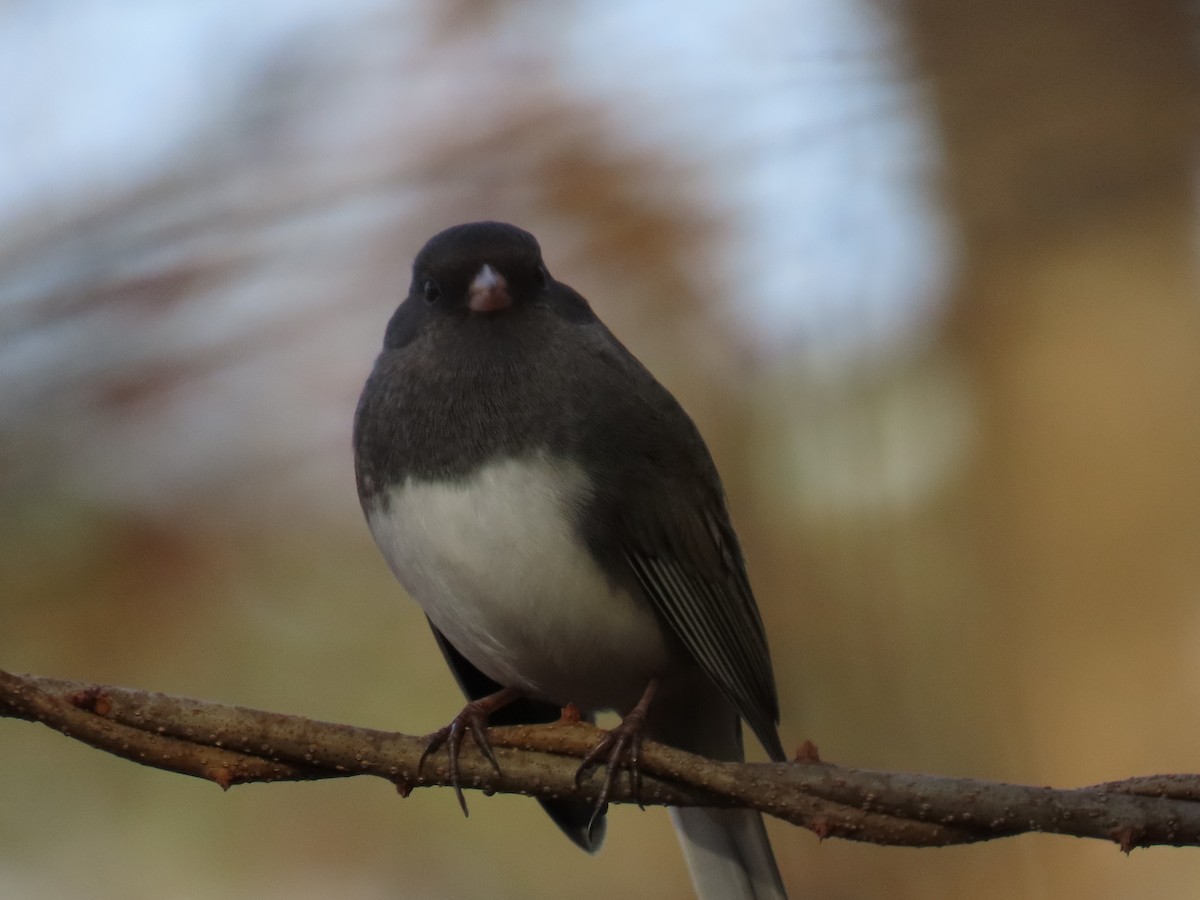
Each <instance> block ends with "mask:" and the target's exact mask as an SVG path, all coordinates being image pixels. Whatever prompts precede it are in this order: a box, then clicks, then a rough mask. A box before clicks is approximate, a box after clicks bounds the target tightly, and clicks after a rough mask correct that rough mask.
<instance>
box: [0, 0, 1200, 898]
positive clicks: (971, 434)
mask: <svg viewBox="0 0 1200 900" xmlns="http://www.w3.org/2000/svg"><path fill="white" fill-rule="evenodd" d="M1193 14H1194V9H1193V5H1192V4H1190V3H1184V2H1177V0H1090V2H1087V3H1083V2H1070V0H1051V2H1046V0H1036V2H1035V0H1015V2H1009V3H994V2H988V3H985V2H980V0H969V2H963V0H905V2H889V3H869V2H865V0H794V2H786V3H785V2H773V0H749V2H746V3H741V4H704V3H694V2H693V3H683V2H666V3H659V4H644V3H639V2H635V0H605V2H587V0H573V2H550V0H541V2H538V0H510V2H497V3H488V4H483V3H470V2H462V0H460V2H456V3H438V2H431V0H408V2H404V0H396V2H385V0H340V2H336V3H335V2H332V0H287V2H285V0H262V2H258V3H255V4H245V3H243V2H240V0H209V2H205V3H189V2H183V0H155V2H133V3H129V2H117V0H75V2H71V3H67V2H56V0H23V2H22V0H17V2H10V3H6V4H4V5H3V8H2V9H0V83H3V84H4V85H5V89H4V91H3V93H2V94H0V136H2V137H0V509H2V514H0V548H2V549H0V598H2V600H0V667H3V668H6V669H10V670H16V671H32V672H37V673H40V674H46V675H56V676H62V677H69V678H77V679H84V680H93V681H99V682H110V683H117V684H123V685H129V686H135V687H141V688H147V689H154V690H162V691H167V692H172V693H177V694H182V695H186V696H197V697H205V698H211V699H216V700H221V701H225V702H230V703H240V704H246V705H252V706H256V707H261V708H266V709H273V710H278V711H285V712H292V713H299V714H305V715H310V716H316V717H320V718H324V719H332V720H338V721H346V722H352V723H355V724H360V725H366V726H372V727H376V728H392V729H397V730H403V731H407V732H412V733H421V732H428V731H431V730H433V729H434V728H436V727H438V726H440V725H442V724H444V723H445V722H446V721H447V720H448V719H449V717H450V716H451V715H453V713H454V712H456V711H457V709H458V707H459V703H460V698H459V695H458V692H457V689H456V687H455V685H454V684H453V682H452V680H451V678H450V676H449V674H448V673H447V672H446V670H445V668H444V665H443V663H442V661H441V659H440V657H439V655H438V653H437V651H436V649H435V647H434V644H433V641H432V639H431V637H430V634H429V632H428V629H427V628H426V626H425V624H424V621H423V618H422V616H421V614H420V612H419V610H418V608H417V607H416V606H415V604H413V603H411V602H409V601H408V600H407V599H406V598H404V597H403V596H402V594H401V591H400V589H399V587H398V586H397V585H396V584H395V583H394V582H393V580H392V578H391V576H390V574H389V573H388V571H387V569H386V568H385V566H384V564H383V561H382V559H381V558H380V557H379V555H378V554H377V552H376V550H375V548H374V546H373V545H372V543H371V541H370V538H369V536H368V534H367V530H366V528H365V526H364V525H363V523H362V522H361V517H360V513H359V510H358V505H357V500H356V498H355V492H354V484H353V476H352V463H351V452H350V438H349V434H350V422H351V417H352V414H353V409H354V405H355V401H356V399H357V395H358V391H359V388H360V386H361V384H362V381H363V379H364V377H365V376H366V374H367V372H368V371H369V369H370V366H371V363H372V361H373V358H374V356H375V354H376V352H377V350H378V347H379V343H380V341H381V339H382V333H383V327H384V324H385V323H386V321H387V319H388V317H389V316H390V314H391V312H392V310H393V309H394V307H395V305H396V304H397V303H398V302H399V300H400V299H401V297H402V296H403V295H404V293H405V291H406V289H407V280H408V267H409V264H410V261H411V258H412V256H413V254H414V253H415V252H416V250H417V249H419V247H420V246H421V244H422V243H423V242H424V240H425V239H426V238H427V237H429V236H430V235H432V234H433V233H434V232H436V231H437V230H439V229H441V228H443V227H445V226H447V225H450V224H454V223H457V222H462V221H469V220H473V219H480V218H499V219H502V220H507V221H512V222H515V223H518V224H520V225H523V226H524V227H526V228H529V229H530V230H532V231H533V232H534V233H535V234H537V235H538V236H539V237H540V239H541V242H542V245H543V248H544V251H545V256H546V259H547V261H548V264H549V267H550V269H551V271H552V272H554V274H555V275H556V276H557V277H558V278H560V279H562V280H564V281H566V282H567V283H569V284H571V285H573V286H574V287H576V288H577V289H579V290H580V291H582V293H583V294H584V295H585V296H587V297H588V298H589V299H590V300H591V302H592V304H593V306H594V308H595V309H596V310H597V312H598V313H599V314H600V315H601V316H602V317H603V318H604V319H605V320H606V322H607V323H608V324H609V325H610V326H611V327H612V328H613V330H614V331H615V332H616V333H617V334H618V335H619V336H620V337H621V338H622V339H623V340H624V341H625V342H626V343H627V344H628V345H629V346H630V347H631V349H633V350H634V352H635V353H637V354H638V355H639V356H640V357H641V358H642V359H643V360H644V361H645V362H646V363H647V365H648V366H649V367H650V369H651V370H652V371H654V372H655V373H656V374H657V375H658V376H659V378H660V379H661V380H662V381H663V382H664V383H666V384H667V385H668V387H670V388H671V389H672V390H673V391H674V392H675V393H676V394H677V396H678V397H679V398H680V400H681V401H682V402H683V404H684V406H685V407H687V408H688V409H689V410H690V411H691V412H692V414H693V416H694V417H695V419H696V420H697V422H698V424H699V425H700V428H701V430H702V431H703V432H704V434H705V435H706V436H707V439H708V441H709V444H710V446H711V448H712V450H713V453H714V455H715V456H716V458H717V462H718V464H719V466H720V467H721V470H722V472H723V475H724V478H725V481H726V487H727V489H728V492H729V494H730V500H731V506H732V509H733V513H734V519H735V521H736V522H737V524H738V527H739V531H740V533H741V535H742V539H743V542H744V544H745V545H746V551H747V555H748V557H749V561H750V567H751V576H752V579H753V581H754V583H755V585H756V589H757V593H758V597H759V604H760V606H761V608H762V612H763V616H764V618H765V620H766V623H767V627H768V631H769V633H770V636H771V643H772V648H773V653H774V657H775V665H776V672H777V675H778V680H779V689H780V695H781V701H782V705H783V723H782V733H783V736H784V741H785V745H788V746H792V747H795V746H797V745H799V744H800V743H801V742H802V741H803V740H805V739H811V740H813V741H814V742H815V743H816V744H817V746H818V747H819V748H820V750H821V753H822V755H823V756H824V757H825V758H826V759H829V760H833V761H836V762H839V763H843V764H846V765H855V766H867V767H876V768H882V769H895V770H907V771H922V772H937V773H945V774H957V775H971V776H980V777H986V778H994V779H1005V780H1013V781H1020V782H1033V783H1046V784H1054V785H1059V786H1073V785H1081V784H1088V783H1093V782H1097V781H1102V780H1108V779H1116V778H1121V777H1125V776H1131V775H1135V774H1150V773H1160V772H1178V771H1188V772H1195V771H1197V770H1200V546H1198V543H1200V290H1198V283H1197V252H1198V250H1200V240H1198V232H1197V227H1196V226H1197V221H1196V220H1197V217H1196V208H1197V200H1198V197H1200V193H1198V191H1197V177H1196V175H1197V154H1196V137H1197V134H1198V129H1197V125H1198V124H1200V123H1198V115H1197V113H1198V108H1200V59H1198V56H1197V53H1198V51H1197V43H1196V37H1197V28H1196V20H1195V18H1194V15H1193ZM0 732H2V736H0V896H4V897H14V898H15V897H39V898H41V897H63V898H118V897H119V898H161V897H169V898H196V900H201V898H204V900H208V898H225V897H260V898H309V897H312V898H316V897H321V898H324V897H329V896H338V897H340V898H349V900H376V898H398V897H402V898H410V897H411V898H431V900H433V898H451V897H462V896H475V897H499V898H541V897H545V898H549V897H560V896H563V895H564V894H566V895H570V896H572V897H577V898H581V900H582V898H612V897H634V896H654V897H657V898H683V897H687V896H689V886H688V882H687V876H686V874H685V872H684V868H683V864H682V862H681V861H680V858H679V855H678V853H677V850H676V847H675V843H674V837H673V835H672V833H671V830H670V826H669V823H668V821H667V818H666V815H665V813H663V811H662V810H650V811H647V812H639V811H638V810H636V809H631V808H627V807H621V808H617V809H615V810H614V811H613V813H612V821H611V824H610V828H609V839H608V843H607V846H606V847H605V848H604V850H603V851H602V852H601V853H600V854H599V855H598V856H596V857H594V858H591V857H587V856H585V855H583V854H581V853H579V852H578V851H576V850H575V849H574V848H573V847H571V846H570V845H569V844H568V843H567V842H566V841H565V840H564V839H563V838H561V837H560V835H559V834H558V833H557V832H556V831H555V829H554V828H553V826H551V825H550V824H549V822H548V820H546V819H545V818H544V817H543V816H542V815H541V814H540V811H539V810H538V809H537V807H536V805H535V804H534V803H532V802H531V801H529V800H526V799H524V798H512V797H493V798H483V797H482V796H478V795H477V796H474V797H472V798H471V811H472V814H471V818H470V819H469V820H464V819H463V818H462V816H461V815H460V814H459V812H458V809H457V806H456V804H455V803H454V801H453V798H452V797H451V795H450V794H448V793H447V792H445V791H418V792H416V793H415V794H413V795H412V797H410V798H409V799H407V800H403V801H402V800H400V799H399V797H397V795H396V793H395V791H394V790H393V789H392V788H391V786H390V785H388V784H386V783H384V782H381V781H372V780H367V779H358V780H355V781H347V782H330V783H325V784H301V785H270V786H259V785H255V786H246V787H239V788H237V789H235V790H233V791H231V792H230V793H229V794H222V793H221V792H220V791H219V790H218V789H217V788H216V787H214V786H213V785H211V784H207V783H203V782H200V781H194V780H190V779H187V778H184V777H181V776H176V775H169V774H165V773H161V772H155V771H152V770H149V769H144V768H140V767H138V766H135V765H132V764H130V763H128V762H124V761H121V760H118V759H115V758H111V757H107V756H105V755H103V754H101V753H99V752H97V751H93V750H90V749H88V748H86V747H83V746H81V745H78V744H75V743H73V742H71V741H68V740H66V739H64V738H62V737H61V736H58V735H55V734H53V733H51V732H49V731H48V730H46V729H43V728H39V727H35V726H32V725H28V724H24V723H17V722H0ZM771 830H772V835H773V839H774V843H775V849H776V853H777V855H778V857H779V861H780V865H781V867H782V869H783V873H784V878H785V880H786V881H787V883H788V885H789V887H790V888H791V890H792V891H793V893H794V895H795V896H796V897H820V898H927V897H972V898H1012V897H1023V898H1024V897H1028V898H1055V900H1058V898H1084V897H1086V898H1126V897H1161V898H1177V897H1178V898H1182V897H1194V896H1195V890H1196V887H1195V886H1196V884H1197V881H1198V880H1200V851H1198V850H1170V849H1150V850H1137V851H1135V852H1134V853H1133V854H1132V855H1130V856H1129V857H1126V856H1123V855H1122V854H1120V853H1119V852H1118V851H1117V850H1116V849H1115V847H1114V846H1112V845H1105V844H1101V843H1099V842H1084V841H1078V840H1070V839H1066V838H1058V837H1047V836H1026V837H1020V838H1016V839H1012V840H1007V841H1002V842H997V843H994V844H990V845H980V846H975V847H964V848H954V849H949V850H904V849H886V848H879V847H873V846H869V845H857V844H851V843H847V842H839V841H827V842H825V843H820V842H818V841H817V840H816V838H815V837H814V836H813V835H812V834H810V833H808V832H806V831H802V830H798V829H795V828H792V827H790V826H786V825H783V824H781V823H772V824H771Z"/></svg>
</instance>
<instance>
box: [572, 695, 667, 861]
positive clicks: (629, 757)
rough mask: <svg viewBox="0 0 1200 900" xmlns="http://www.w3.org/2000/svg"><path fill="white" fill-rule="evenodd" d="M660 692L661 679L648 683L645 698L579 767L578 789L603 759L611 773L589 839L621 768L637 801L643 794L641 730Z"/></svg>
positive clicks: (577, 775)
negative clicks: (640, 759) (640, 761)
mask: <svg viewBox="0 0 1200 900" xmlns="http://www.w3.org/2000/svg"><path fill="white" fill-rule="evenodd" d="M657 690H658V679H657V678H651V679H650V682H649V684H647V685H646V690H645V691H643V692H642V699H641V700H639V701H638V702H637V705H636V706H635V707H634V708H633V709H631V710H630V711H629V712H628V713H627V714H626V715H625V717H624V718H623V719H621V722H620V724H619V725H617V727H616V728H613V729H612V730H611V731H609V732H608V733H607V734H605V735H604V737H603V738H601V740H600V743H598V744H597V745H596V746H595V747H593V748H592V749H591V750H589V751H588V754H587V756H585V757H584V758H583V762H581V763H580V764H579V768H578V769H576V770H575V786H576V787H579V783H580V780H581V779H582V778H583V776H584V773H586V772H587V770H588V769H590V768H591V767H592V766H594V765H596V764H597V763H598V762H600V761H601V760H603V762H604V763H605V765H607V767H608V771H607V772H605V774H604V785H603V786H602V787H601V788H600V796H599V797H597V798H596V808H595V809H594V810H593V811H592V818H591V820H590V821H589V822H588V836H589V837H590V836H591V833H592V826H593V825H595V824H596V819H597V818H598V817H599V815H600V813H601V812H603V811H604V808H605V807H606V806H607V805H608V798H609V797H610V796H611V795H612V789H613V785H615V784H616V782H617V774H618V773H619V772H620V770H621V768H622V767H624V768H627V769H629V783H630V785H631V786H632V787H633V796H634V798H635V799H636V798H639V797H640V795H641V792H642V773H641V769H639V768H638V762H639V757H640V755H641V752H642V731H643V729H645V727H646V715H647V714H648V713H649V711H650V702H651V701H652V700H653V699H654V692H655V691H657ZM638 805H639V806H641V801H640V800H638Z"/></svg>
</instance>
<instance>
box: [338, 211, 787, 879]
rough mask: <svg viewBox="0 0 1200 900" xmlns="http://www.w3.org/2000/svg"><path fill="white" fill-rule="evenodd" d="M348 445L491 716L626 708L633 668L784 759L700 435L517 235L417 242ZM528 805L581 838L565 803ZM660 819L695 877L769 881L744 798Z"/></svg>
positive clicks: (648, 729) (387, 538)
mask: <svg viewBox="0 0 1200 900" xmlns="http://www.w3.org/2000/svg"><path fill="white" fill-rule="evenodd" d="M354 449H355V469H356V477H357V483H358V491H359V497H360V500H361V501H362V505H363V509H364V512H365V513H366V515H367V518H368V522H369V523H370V525H371V530H372V533H373V535H374V536H375V539H376V541H377V542H378V543H379V545H380V547H381V549H382V550H383V552H384V555H385V556H386V557H387V559H388V561H389V564H390V565H391V567H392V569H393V571H394V572H395V573H396V575H397V577H398V578H399V579H400V581H401V582H402V583H403V584H404V586H405V588H406V589H407V590H408V592H409V593H410V594H411V595H412V596H413V597H414V599H416V600H417V601H418V602H419V603H420V604H421V605H422V607H423V608H424V609H425V611H426V613H427V615H428V616H429V618H430V621H431V623H432V625H433V628H434V632H435V634H436V635H437V637H438V640H439V644H440V645H441V647H442V649H443V652H444V653H445V655H446V657H447V660H448V661H449V662H450V664H451V667H452V669H454V671H455V674H456V677H458V679H459V682H460V685H462V687H463V689H464V691H465V692H466V693H467V694H468V696H469V697H470V698H471V699H479V697H481V696H483V695H484V694H486V693H491V692H492V691H493V690H494V689H496V687H497V686H499V687H508V688H515V689H518V690H519V691H520V692H521V694H522V697H521V700H520V701H518V704H524V706H523V707H522V706H520V705H518V707H517V709H516V710H514V709H513V708H512V707H511V706H510V707H509V709H508V711H507V715H506V716H505V721H514V720H518V719H521V718H522V717H523V720H526V721H533V720H534V719H537V720H546V719H552V718H553V717H554V715H553V714H554V711H555V709H556V707H558V706H561V705H565V704H567V703H575V704H577V705H579V706H580V708H581V709H583V710H584V712H585V713H587V714H592V713H594V712H595V711H597V710H602V709H607V708H612V709H615V710H617V712H619V713H621V714H622V715H626V714H628V713H629V712H630V710H632V709H634V708H635V706H637V705H638V703H639V699H643V702H645V698H643V692H644V691H646V686H647V684H649V683H650V682H651V680H653V681H654V683H655V684H656V685H657V693H656V694H654V699H653V701H652V702H650V704H649V707H648V719H647V721H646V725H645V733H646V735H647V736H649V737H652V738H654V739H656V740H662V741H665V742H667V743H671V744H675V745H676V746H680V747H683V748H685V749H689V750H692V751H694V752H699V753H704V754H706V755H709V756H715V757H718V758H727V759H733V758H741V755H742V748H741V738H740V730H739V728H738V721H739V718H741V719H745V720H746V722H747V723H748V724H749V725H750V727H751V729H752V730H753V731H754V733H755V735H756V736H757V737H758V739H759V740H760V741H761V742H762V744H763V746H764V747H765V748H766V750H767V752H768V754H769V755H770V756H771V758H772V759H775V760H782V759H784V753H783V748H782V746H781V744H780V741H779V737H778V734H777V732H776V728H775V725H776V722H777V721H778V703H777V700H776V695H775V687H774V679H773V676H772V673H771V664H770V658H769V655H768V652H767V643H766V637H765V634H764V630H763V625H762V621H761V619H760V617H759V614H758V610H757V607H756V605H755V602H754V598H753V595H752V593H751V589H750V584H749V581H748V578H747V575H746V569H745V563H744V561H743V558H742V552H741V549H740V547H739V545H738V541H737V537H736V535H735V534H734V531H733V528H732V525H731V524H730V521H729V515H728V512H727V510H726V505H725V499H724V494H723V491H722V488H721V484H720V479H719V477H718V475H717V471H716V468H715V466H714V465H713V462H712V459H711V457H710V456H709V453H708V451H707V449H706V447H705V445H704V442H703V440H702V439H701V437H700V435H699V433H698V432H697V430H696V428H695V426H694V425H693V423H692V421H691V420H690V419H689V418H688V416H687V414H686V413H685V412H684V411H683V409H682V408H681V407H680V406H679V404H678V403H677V402H676V401H675V399H674V398H673V397H672V396H671V395H670V393H668V392H667V390H666V389H665V388H663V387H662V386H661V385H659V384H658V382H657V381H655V379H654V378H653V376H651V375H650V373H649V372H648V371H647V370H646V369H645V368H644V367H643V366H642V365H641V364H640V363H639V362H638V361H637V360H636V359H635V358H634V357H633V355H632V354H630V353H629V352H628V351H627V350H626V349H625V347H624V346H622V345H621V343H620V342H619V341H618V340H617V339H616V338H615V337H614V336H613V335H612V334H611V333H610V332H609V331H608V329H607V328H605V326H604V325H603V324H602V323H601V322H600V321H599V319H597V318H596V316H595V314H594V313H593V312H592V311H591V309H590V307H589V306H588V304H587V302H586V301H585V300H584V299H583V298H582V297H581V296H580V295H579V294H578V293H576V292H575V291H573V290H572V289H571V288H569V287H567V286H566V285H564V284H561V283H559V282H556V281H555V280H553V279H552V278H551V277H550V275H549V273H548V272H547V270H546V267H545V265H544V264H543V263H542V260H541V252H540V249H539V248H538V245H537V242H536V240H535V239H534V238H533V236H532V235H530V234H528V233H527V232H525V231H522V230H520V229H518V228H515V227H513V226H511V225H503V224H500V223H494V222H482V223H475V224H470V225H461V226H457V227H455V228H451V229H448V230H446V231H443V232H442V233H440V234H438V235H436V236H435V237H434V238H432V239H431V240H430V241H429V242H428V243H427V244H426V246H425V247H424V249H423V250H422V251H421V252H420V254H418V256H417V258H416V260H415V262H414V264H413V280H412V286H411V288H410V291H409V294H408V297H407V298H406V299H405V301H404V302H403V304H401V306H400V307H399V308H398V309H397V310H396V313H395V314H394V315H393V317H392V319H391V321H390V322H389V324H388V327H387V331H386V334H385V338H384V348H383V352H382V353H381V354H380V356H379V358H378V360H377V362H376V364H375V368H374V371H373V372H372V373H371V376H370V378H369V379H368V381H367V383H366V386H365V388H364V389H363V393H362V397H361V399H360V402H359V407H358V412H357V415H356V417H355V428H354ZM651 693H653V689H652V690H651ZM649 696H650V694H646V695H645V697H646V698H648V697H649ZM514 716H516V717H517V719H514ZM498 718H499V714H498V716H497V717H496V718H494V721H495V720H497V719H498ZM547 808H548V811H549V812H550V813H551V815H552V816H554V818H555V820H556V821H557V822H559V824H560V825H562V827H563V828H564V830H565V831H567V833H568V834H569V835H571V837H572V838H573V839H574V840H575V841H576V842H577V843H580V844H581V846H585V847H587V848H589V849H591V848H593V847H594V846H595V845H597V844H598V838H597V837H596V835H595V834H593V836H592V837H593V838H594V840H591V839H589V838H588V835H587V831H586V829H585V828H584V827H583V825H582V823H583V822H586V818H583V817H581V815H580V808H579V805H578V803H576V802H574V801H557V802H555V803H551V804H549V805H547ZM701 813H703V814H704V815H701ZM706 816H707V817H706ZM689 817H690V818H689ZM676 819H677V824H678V825H679V826H680V831H681V840H682V841H683V843H684V847H685V850H687V851H688V856H689V865H690V866H691V867H692V869H693V877H694V879H695V880H696V883H697V888H698V889H700V890H701V891H702V892H703V891H705V890H708V891H716V892H718V893H714V894H713V896H717V895H720V896H751V897H753V896H782V887H781V886H780V885H779V881H778V873H777V872H776V871H775V867H774V861H773V859H772V858H771V854H770V848H769V845H766V844H765V840H766V838H765V833H763V831H762V825H761V819H759V818H758V817H757V815H756V814H746V813H740V812H739V811H695V810H682V811H676ZM714 823H715V824H714ZM689 827H690V829H691V831H692V832H693V834H692V835H690V836H689V835H688V833H687V832H688V830H689ZM729 835H733V837H732V838H729ZM689 844H690V846H689ZM747 845H748V847H749V848H748V849H747ZM697 847H699V849H697ZM764 847H765V854H764V851H763V848H764ZM714 860H715V862H714ZM698 869H699V870H701V871H698ZM705 869H707V870H708V874H707V875H705V874H704V872H703V870H705ZM705 880H707V882H708V884H703V883H702V882H703V881H705Z"/></svg>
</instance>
